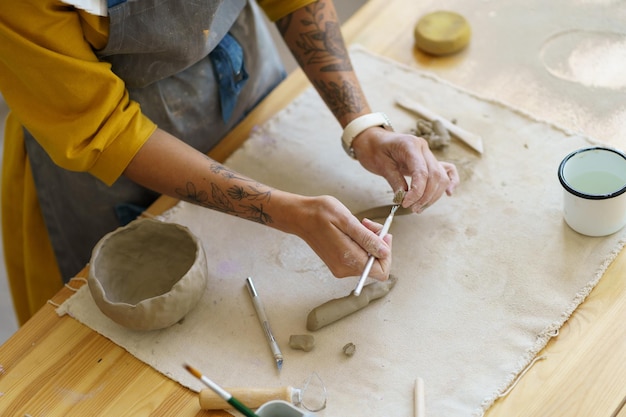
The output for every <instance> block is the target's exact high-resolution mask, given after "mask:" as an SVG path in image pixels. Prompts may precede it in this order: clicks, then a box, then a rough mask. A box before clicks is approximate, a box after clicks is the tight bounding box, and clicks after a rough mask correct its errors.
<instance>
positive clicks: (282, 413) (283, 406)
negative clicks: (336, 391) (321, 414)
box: [256, 400, 315, 417]
mask: <svg viewBox="0 0 626 417" xmlns="http://www.w3.org/2000/svg"><path fill="white" fill-rule="evenodd" d="M256 414H257V415H258V416H259V417H315V415H314V414H311V413H308V412H305V411H303V410H301V409H299V408H297V407H296V406H294V405H293V404H291V403H288V402H287V401H283V400H272V401H268V402H266V403H265V404H263V405H262V406H261V407H259V408H258V409H257V410H256Z"/></svg>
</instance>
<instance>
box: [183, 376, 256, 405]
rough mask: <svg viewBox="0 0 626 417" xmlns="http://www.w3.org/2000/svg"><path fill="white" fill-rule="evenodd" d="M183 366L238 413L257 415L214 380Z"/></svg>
mask: <svg viewBox="0 0 626 417" xmlns="http://www.w3.org/2000/svg"><path fill="white" fill-rule="evenodd" d="M185 368H186V369H187V370H188V371H189V372H190V373H191V374H192V375H193V376H195V377H196V378H198V379H199V380H200V381H202V382H203V383H204V384H205V385H206V386H207V387H209V388H211V389H212V390H213V391H214V392H215V393H216V394H217V395H219V397H220V398H221V399H222V400H224V401H226V402H227V403H228V404H230V405H232V406H233V408H234V409H235V410H237V411H239V412H240V413H242V414H243V415H244V416H246V417H259V416H258V415H257V414H256V413H255V412H254V411H252V410H251V409H249V408H248V407H246V406H245V405H243V403H242V402H241V401H239V400H238V399H237V398H235V397H233V396H232V395H231V394H230V393H229V392H227V391H226V390H224V389H223V388H221V387H220V386H219V385H217V384H216V383H215V382H213V381H211V380H210V379H209V378H207V377H206V376H204V375H202V374H201V373H200V371H198V370H197V369H195V368H192V367H191V366H189V365H185Z"/></svg>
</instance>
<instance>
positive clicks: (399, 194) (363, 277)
mask: <svg viewBox="0 0 626 417" xmlns="http://www.w3.org/2000/svg"><path fill="white" fill-rule="evenodd" d="M405 194H406V191H404V190H400V191H398V192H397V193H396V194H395V196H394V197H393V205H392V206H391V212H390V213H389V216H387V219H386V220H385V223H384V224H383V228H382V229H380V232H378V236H380V237H385V235H386V234H387V232H389V228H390V227H391V222H392V221H393V215H394V214H396V210H398V207H400V204H401V203H402V200H403V199H404V195H405ZM375 260H376V257H375V256H374V255H370V256H369V257H368V258H367V263H366V264H365V268H364V269H363V272H362V273H361V277H360V278H359V282H358V283H357V284H356V288H355V289H354V292H353V294H354V295H355V296H357V297H358V296H359V295H361V291H362V290H363V285H364V284H365V280H366V279H367V277H368V276H369V274H370V271H371V270H372V266H373V265H374V261H375Z"/></svg>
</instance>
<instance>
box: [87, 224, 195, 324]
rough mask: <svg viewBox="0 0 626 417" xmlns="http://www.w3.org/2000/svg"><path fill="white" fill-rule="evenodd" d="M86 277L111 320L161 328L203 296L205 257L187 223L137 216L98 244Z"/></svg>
mask: <svg viewBox="0 0 626 417" xmlns="http://www.w3.org/2000/svg"><path fill="white" fill-rule="evenodd" d="M88 282H89V290H90V291H91V295H92V296H93V299H94V301H95V302H96V305H97V306H98V307H99V308H100V310H101V311H102V312H103V313H104V314H105V315H106V316H107V317H109V318H110V319H111V320H113V321H114V322H116V323H118V324H120V325H122V326H124V327H128V328H130V329H134V330H156V329H162V328H165V327H168V326H171V325H172V324H174V323H177V322H179V321H180V320H181V319H182V318H183V317H184V316H185V315H186V314H187V313H188V312H189V311H190V310H191V309H192V308H193V307H194V306H195V305H196V303H197V302H198V300H199V299H200V297H201V296H202V294H203V292H204V289H205V287H206V282H207V264H206V257H205V253H204V249H203V248H202V243H201V242H200V241H199V240H198V238H197V237H195V236H194V235H193V234H192V233H191V232H190V231H189V229H187V228H186V227H184V226H181V225H178V224H174V223H165V222H161V221H158V220H152V219H140V220H135V221H133V222H131V223H129V224H128V225H127V226H124V227H120V228H118V229H117V230H115V231H113V232H111V233H109V234H107V235H105V236H104V237H103V238H102V239H101V240H100V241H99V242H98V243H97V244H96V246H95V247H94V249H93V251H92V255H91V261H90V263H89V275H88Z"/></svg>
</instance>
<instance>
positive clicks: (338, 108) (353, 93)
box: [315, 80, 363, 117]
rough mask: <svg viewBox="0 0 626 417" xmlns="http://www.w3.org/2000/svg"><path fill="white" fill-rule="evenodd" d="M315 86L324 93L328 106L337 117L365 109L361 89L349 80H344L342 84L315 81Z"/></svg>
mask: <svg viewBox="0 0 626 417" xmlns="http://www.w3.org/2000/svg"><path fill="white" fill-rule="evenodd" d="M315 87H316V88H317V90H318V91H319V92H320V94H322V96H323V97H324V100H325V101H326V104H327V105H328V108H329V109H330V110H331V111H332V112H333V114H334V115H335V116H337V117H342V116H344V115H346V114H349V113H359V112H360V111H361V110H363V101H362V100H361V98H362V97H361V94H360V90H359V89H358V88H356V87H355V86H353V85H351V84H350V83H349V82H347V81H344V82H343V83H342V84H341V85H339V84H337V83H334V82H330V83H326V82H324V81H319V80H318V81H315Z"/></svg>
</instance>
